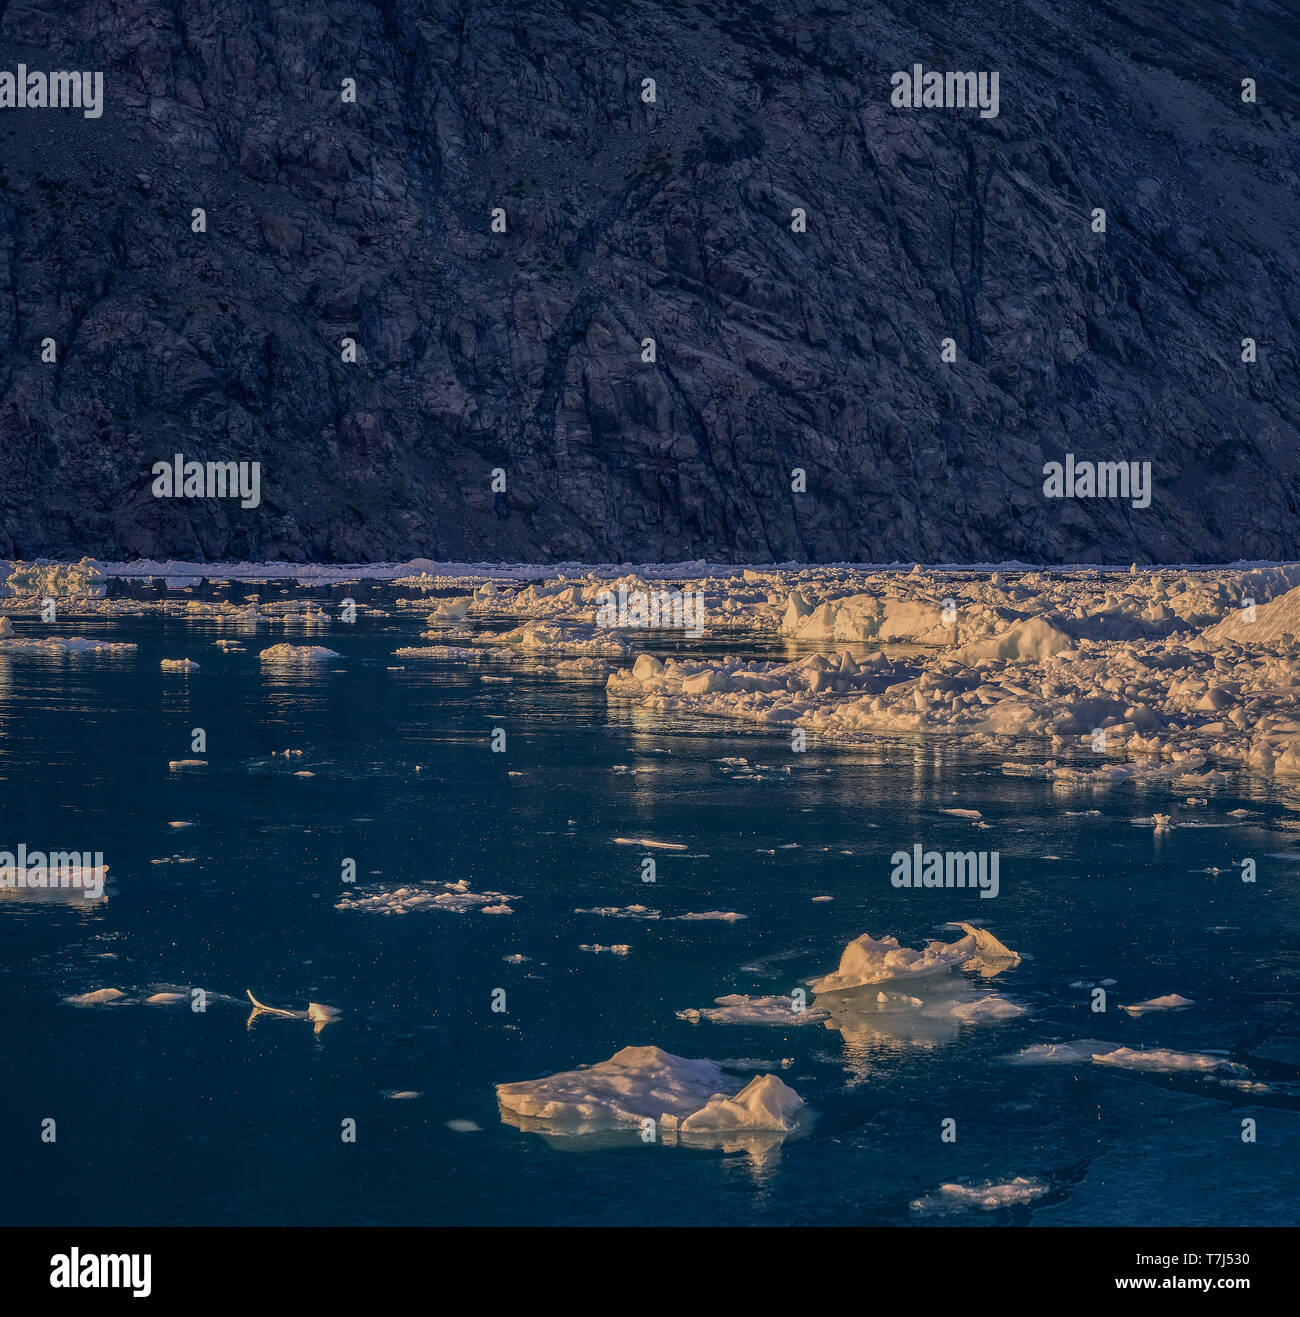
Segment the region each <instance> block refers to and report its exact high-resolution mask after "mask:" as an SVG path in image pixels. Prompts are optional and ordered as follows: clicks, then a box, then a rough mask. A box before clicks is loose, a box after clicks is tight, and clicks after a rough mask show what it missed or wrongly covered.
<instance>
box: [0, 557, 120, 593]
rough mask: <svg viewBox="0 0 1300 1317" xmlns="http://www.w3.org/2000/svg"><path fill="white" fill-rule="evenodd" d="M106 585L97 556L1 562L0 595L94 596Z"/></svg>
mask: <svg viewBox="0 0 1300 1317" xmlns="http://www.w3.org/2000/svg"><path fill="white" fill-rule="evenodd" d="M107 588H108V587H107V577H106V574H105V572H104V566H103V564H102V563H100V562H97V561H96V560H95V559H94V558H83V559H82V560H81V561H80V562H76V563H58V562H56V563H51V562H48V561H47V560H45V559H38V560H37V561H36V562H34V563H27V562H0V595H18V596H32V595H34V596H37V597H40V598H46V597H49V598H60V597H66V596H81V597H86V598H95V597H98V596H101V595H103V594H104V593H105V591H106V590H107Z"/></svg>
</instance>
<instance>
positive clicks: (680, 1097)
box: [496, 1047, 804, 1146]
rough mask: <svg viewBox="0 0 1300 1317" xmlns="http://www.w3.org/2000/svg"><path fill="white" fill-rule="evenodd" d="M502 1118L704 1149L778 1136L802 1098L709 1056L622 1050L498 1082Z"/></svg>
mask: <svg viewBox="0 0 1300 1317" xmlns="http://www.w3.org/2000/svg"><path fill="white" fill-rule="evenodd" d="M496 1094H497V1100H498V1102H499V1103H500V1107H501V1119H502V1120H503V1121H504V1122H506V1123H507V1124H511V1125H515V1126H518V1128H520V1129H525V1130H530V1131H533V1132H536V1133H541V1134H546V1135H550V1136H553V1137H569V1138H572V1137H575V1136H589V1135H599V1134H609V1133H622V1132H626V1133H627V1134H628V1135H630V1136H631V1137H632V1138H634V1139H640V1140H641V1141H643V1142H647V1143H648V1142H652V1141H654V1142H665V1141H667V1142H671V1141H672V1140H673V1139H674V1138H675V1139H676V1141H678V1142H682V1143H696V1144H699V1145H702V1146H710V1145H713V1144H716V1143H717V1142H719V1141H721V1140H725V1139H727V1138H728V1137H729V1136H735V1135H745V1134H751V1133H753V1134H768V1135H780V1136H784V1135H786V1134H789V1133H790V1132H792V1131H794V1130H796V1129H797V1128H798V1127H799V1113H800V1111H801V1109H802V1108H803V1106H804V1102H803V1099H802V1098H800V1097H799V1095H798V1094H797V1093H795V1091H794V1090H793V1089H791V1088H790V1087H789V1086H788V1085H786V1084H785V1083H784V1082H783V1081H782V1080H780V1079H779V1078H777V1076H776V1075H773V1074H765V1075H759V1076H755V1077H754V1078H753V1079H751V1080H749V1081H748V1082H747V1083H746V1082H744V1081H743V1080H741V1079H738V1078H736V1077H734V1076H731V1075H728V1074H726V1073H725V1072H724V1071H723V1070H722V1068H721V1067H720V1066H719V1065H717V1064H716V1063H715V1062H713V1061H706V1060H689V1059H687V1058H685V1057H681V1056H674V1055H673V1054H672V1053H670V1052H665V1051H664V1050H663V1049H662V1048H659V1047H625V1048H623V1049H622V1051H619V1052H616V1053H615V1054H614V1055H613V1056H612V1057H610V1058H609V1060H608V1061H602V1062H601V1063H600V1064H599V1065H594V1066H591V1067H589V1068H588V1069H584V1070H566V1071H562V1072H561V1073H559V1074H555V1075H551V1076H549V1077H547V1078H545V1079H535V1080H527V1081H524V1082H522V1083H512V1084H498V1085H497V1087H496Z"/></svg>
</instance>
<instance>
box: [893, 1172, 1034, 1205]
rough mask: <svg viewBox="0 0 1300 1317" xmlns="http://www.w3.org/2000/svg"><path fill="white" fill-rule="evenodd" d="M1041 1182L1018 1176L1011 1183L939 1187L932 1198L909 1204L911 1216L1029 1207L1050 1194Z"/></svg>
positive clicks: (917, 1200)
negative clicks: (912, 1213)
mask: <svg viewBox="0 0 1300 1317" xmlns="http://www.w3.org/2000/svg"><path fill="white" fill-rule="evenodd" d="M1049 1187H1050V1186H1049V1185H1047V1184H1046V1182H1044V1181H1043V1180H1038V1179H1034V1178H1031V1177H1029V1176H1024V1175H1018V1176H1016V1178H1015V1179H1014V1180H984V1181H981V1182H980V1183H977V1184H941V1185H940V1186H939V1188H938V1189H937V1190H936V1191H935V1192H934V1193H932V1194H927V1195H926V1196H925V1197H924V1198H918V1199H916V1200H915V1201H914V1202H912V1203H911V1204H910V1207H911V1210H912V1211H913V1212H919V1213H923V1214H924V1213H949V1212H963V1211H970V1210H972V1209H980V1210H983V1211H986V1212H991V1211H994V1210H996V1209H997V1208H1000V1207H1014V1206H1017V1205H1019V1204H1021V1203H1032V1202H1033V1201H1034V1200H1035V1199H1038V1198H1041V1197H1043V1195H1044V1194H1046V1193H1047V1192H1048V1191H1049Z"/></svg>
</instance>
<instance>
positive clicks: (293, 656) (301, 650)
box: [260, 644, 342, 663]
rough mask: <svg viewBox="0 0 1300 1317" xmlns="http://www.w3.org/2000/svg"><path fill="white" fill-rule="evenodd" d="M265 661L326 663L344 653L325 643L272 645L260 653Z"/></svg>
mask: <svg viewBox="0 0 1300 1317" xmlns="http://www.w3.org/2000/svg"><path fill="white" fill-rule="evenodd" d="M260 657H261V660H262V662H263V663H325V662H327V661H328V660H329V659H336V658H341V657H342V655H341V654H338V653H336V652H335V651H334V650H332V649H326V648H325V646H324V645H286V644H280V645H272V646H271V647H270V648H269V649H264V650H263V651H262V653H261V655H260Z"/></svg>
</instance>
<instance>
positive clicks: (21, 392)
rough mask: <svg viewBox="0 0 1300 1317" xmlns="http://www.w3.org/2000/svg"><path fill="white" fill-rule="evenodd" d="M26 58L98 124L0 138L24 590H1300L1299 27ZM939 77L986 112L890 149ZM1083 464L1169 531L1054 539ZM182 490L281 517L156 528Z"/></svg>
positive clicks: (20, 56) (7, 541) (407, 14)
mask: <svg viewBox="0 0 1300 1317" xmlns="http://www.w3.org/2000/svg"><path fill="white" fill-rule="evenodd" d="M0 38H3V40H2V41H0V49H3V50H4V52H5V54H4V56H3V57H0V58H2V59H3V61H4V63H3V67H5V68H8V69H10V70H13V69H15V68H16V66H17V64H18V63H19V62H20V61H25V62H26V63H27V64H28V66H29V67H30V68H33V69H87V70H103V72H104V83H105V108H104V113H103V116H102V118H99V119H96V120H90V119H85V118H83V117H82V116H81V115H80V113H78V112H76V111H66V112H64V111H57V112H56V111H52V110H23V111H20V110H6V111H4V112H2V113H0V557H23V558H32V557H35V556H38V555H47V556H61V557H62V556H80V555H81V554H83V553H85V554H93V555H96V556H99V557H105V558H113V559H124V558H130V557H133V556H136V555H140V556H146V557H152V558H159V559H163V558H178V559H189V560H203V559H209V560H211V559H240V558H242V559H257V560H263V559H285V560H289V561H298V562H302V561H308V560H316V561H378V560H402V559H407V558H411V557H415V556H427V557H430V558H434V559H449V558H454V559H461V560H473V559H476V558H483V559H493V560H528V561H548V560H555V561H559V560H567V559H581V560H587V561H613V562H621V561H629V560H632V561H636V560H658V561H678V560H686V559H695V558H707V559H715V560H723V561H754V562H762V561H786V560H800V561H808V560H812V561H837V560H849V561H867V562H882V561H883V562H888V561H894V560H910V559H919V560H922V561H998V560H1006V559H1013V558H1014V559H1022V560H1026V561H1039V562H1072V561H1105V562H1115V561H1121V560H1122V561H1124V562H1127V561H1129V560H1136V561H1139V562H1179V561H1181V562H1197V561H1200V562H1212V561H1227V560H1233V559H1238V558H1249V559H1255V558H1285V557H1294V556H1295V544H1296V538H1295V528H1296V513H1297V506H1298V503H1300V384H1298V380H1300V374H1298V371H1300V361H1298V357H1300V353H1298V352H1297V315H1298V312H1297V307H1300V297H1297V286H1296V285H1297V270H1298V269H1300V225H1298V224H1297V215H1300V183H1298V169H1300V137H1297V135H1296V132H1295V119H1296V112H1297V108H1298V107H1300V86H1298V85H1297V81H1296V75H1295V70H1296V69H1297V68H1300V29H1297V28H1296V26H1295V23H1294V20H1293V19H1291V18H1289V17H1288V16H1287V14H1286V13H1285V11H1284V10H1282V9H1279V8H1275V7H1273V6H1270V5H1266V4H1263V3H1256V2H1255V0H1248V2H1245V3H1242V4H1239V5H1236V6H1234V7H1233V8H1232V9H1231V10H1230V11H1229V10H1227V9H1225V7H1223V6H1218V5H1210V4H1206V3H1200V2H1199V0H1192V2H1190V3H1189V2H1188V0H1152V2H1151V3H1148V4H1145V5H1142V6H1135V5H1129V4H1118V3H1116V4H1110V3H1101V4H1089V5H1084V4H1071V3H1066V4H1058V5H1050V4H1047V3H1028V4H1026V3H1024V2H1023V0H1016V3H1011V2H1010V0H1006V2H1003V0H994V2H993V3H989V4H985V5H981V6H980V7H978V9H972V8H970V7H968V6H964V5H955V4H938V3H925V4H920V5H918V4H916V3H912V2H910V0H909V3H906V4H905V3H902V0H895V2H894V3H885V2H882V0H852V2H851V3H850V2H848V0H838V2H837V0H831V2H828V3H823V4H819V5H817V6H815V7H814V6H811V5H808V4H797V5H796V4H779V3H768V4H747V3H730V2H728V0H720V2H716V3H715V2H711V3H709V4H707V5H699V4H687V3H675V2H673V0H655V3H653V4H651V3H643V2H642V0H619V2H618V3H594V4H584V5H577V4H569V3H561V2H559V0H530V3H529V4H527V5H526V6H522V5H513V4H505V3H500V2H499V0H476V3H450V0H420V3H412V2H409V0H391V2H390V3H386V4H382V5H375V6H371V5H362V6H356V5H351V4H343V3H330V2H328V0H327V2H325V3H319V4H313V5H310V6H304V5H302V4H299V3H297V2H296V0H269V2H267V3H258V4H252V3H239V2H236V0H207V2H206V3H197V2H196V3H193V4H190V3H187V4H185V5H172V4H165V3H161V2H160V0H137V2H136V3H134V4H131V5H129V6H105V5H102V4H99V3H93V2H92V0H9V2H8V3H0ZM917 62H920V63H922V64H923V65H924V66H925V67H926V68H927V69H939V70H949V69H951V70H986V71H997V72H998V73H999V77H1000V113H999V115H998V116H997V117H995V118H987V119H982V118H980V117H979V114H978V111H976V110H969V109H968V110H959V109H952V110H946V109H928V110H927V109H915V110H914V109H895V108H893V107H892V106H891V105H890V102H889V93H890V74H891V73H892V72H893V71H894V70H898V69H910V68H911V67H912V65H913V64H914V63H917ZM647 77H652V78H654V79H655V81H656V101H655V103H654V104H646V103H644V102H643V101H642V99H641V87H642V79H643V78H647ZM1243 77H1253V78H1255V79H1256V80H1257V84H1258V88H1259V93H1258V94H1259V102H1258V103H1257V104H1254V105H1250V104H1244V103H1243V102H1242V100H1241V79H1242V78H1243ZM344 78H354V79H356V84H357V102H356V104H345V103H343V102H342V100H341V98H340V85H341V83H342V80H343V79H344ZM195 207H202V208H204V209H205V210H206V212H207V232H206V233H202V234H196V233H193V232H192V231H191V215H192V211H193V209H194V208H195ZM495 207H501V208H504V210H505V212H506V217H507V231H506V233H504V234H499V233H493V232H492V231H491V211H492V210H493V208H495ZM1093 207H1104V208H1105V209H1106V211H1107V232H1106V233H1105V235H1099V234H1096V233H1094V232H1093V231H1092V225H1091V223H1090V217H1091V212H1092V209H1093ZM795 208H802V209H804V210H805V211H806V214H807V232H806V233H795V232H792V230H791V213H792V211H793V210H794V209H795ZM47 337H48V338H53V339H54V340H55V342H56V344H57V345H58V361H57V362H56V363H53V364H47V363H42V362H41V360H40V356H41V342H42V340H43V339H45V338H47ZM346 337H350V338H353V339H355V341H356V343H357V345H358V351H359V360H358V361H357V363H356V364H347V363H345V362H343V361H342V360H341V356H340V353H341V348H340V343H341V340H342V339H344V338H346ZM946 337H951V338H953V339H954V340H955V341H956V344H957V360H956V361H955V362H954V363H952V364H944V363H942V362H941V360H940V342H941V340H942V339H944V338H946ZM1247 337H1250V338H1254V339H1255V340H1256V341H1257V343H1258V351H1259V359H1258V361H1257V362H1256V363H1254V364H1252V365H1247V364H1243V363H1242V361H1241V340H1242V339H1243V338H1247ZM646 338H653V339H654V340H655V343H656V354H657V360H656V361H655V362H654V363H652V364H650V363H647V362H645V361H643V359H642V355H643V353H642V340H643V339H646ZM1067 451H1070V452H1073V453H1075V454H1076V455H1077V456H1079V457H1080V458H1089V459H1096V460H1132V461H1150V462H1151V464H1152V472H1153V497H1152V503H1151V506H1150V507H1149V508H1146V509H1141V510H1138V509H1134V508H1133V507H1132V506H1131V505H1130V503H1129V502H1125V501H1122V500H1119V499H1077V500H1062V501H1052V500H1049V499H1046V498H1045V497H1044V496H1043V492H1042V484H1043V474H1042V468H1043V464H1044V463H1045V462H1047V461H1050V460H1057V459H1060V458H1061V457H1062V456H1063V454H1064V453H1065V452H1067ZM178 452H179V453H183V454H184V455H185V456H186V457H187V458H198V459H205V460H223V461H224V460H235V461H250V462H252V461H256V462H260V463H261V464H262V493H261V502H260V504H259V506H257V507H255V508H242V507H240V505H239V502H238V500H219V499H157V498H154V497H153V495H152V493H151V475H150V468H151V466H152V464H153V463H154V462H157V461H170V460H171V458H172V457H173V455H174V454H175V453H178ZM495 467H502V468H504V469H505V471H506V473H507V479H508V488H507V491H506V492H505V493H504V494H499V495H497V496H495V497H494V495H493V493H492V491H491V489H490V486H489V481H490V473H491V471H492V469H493V468H495ZM796 467H798V468H803V469H804V471H805V472H806V474H807V487H808V492H807V493H806V494H794V493H792V492H791V471H792V469H794V468H796Z"/></svg>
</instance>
